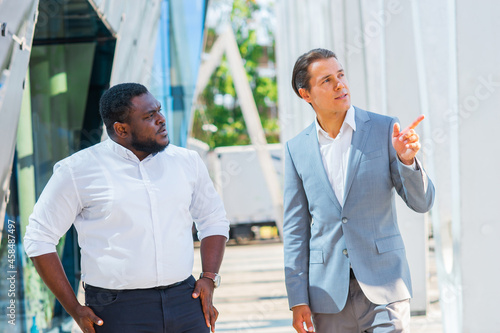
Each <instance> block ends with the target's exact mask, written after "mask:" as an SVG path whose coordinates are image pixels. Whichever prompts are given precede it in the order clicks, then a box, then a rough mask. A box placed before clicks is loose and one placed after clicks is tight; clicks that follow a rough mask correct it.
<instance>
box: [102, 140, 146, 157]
mask: <svg viewBox="0 0 500 333" xmlns="http://www.w3.org/2000/svg"><path fill="white" fill-rule="evenodd" d="M111 140H113V141H114V142H116V143H118V144H119V145H120V146H123V147H125V148H127V149H128V150H130V151H131V152H133V153H134V155H135V156H137V158H138V159H139V161H142V160H143V159H145V158H146V157H148V155H149V153H147V152H144V151H140V150H136V149H135V148H134V147H132V145H131V144H130V143H129V142H127V141H126V140H124V139H122V138H120V137H118V136H114V137H112V138H111Z"/></svg>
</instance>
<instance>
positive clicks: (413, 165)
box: [398, 157, 418, 171]
mask: <svg viewBox="0 0 500 333" xmlns="http://www.w3.org/2000/svg"><path fill="white" fill-rule="evenodd" d="M398 161H399V163H400V164H401V165H403V166H404V167H405V168H408V169H412V170H415V171H416V170H418V169H417V158H416V157H415V158H413V164H412V165H406V164H404V163H403V162H401V160H400V159H399V157H398Z"/></svg>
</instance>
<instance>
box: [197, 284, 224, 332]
mask: <svg viewBox="0 0 500 333" xmlns="http://www.w3.org/2000/svg"><path fill="white" fill-rule="evenodd" d="M213 294H214V282H213V281H212V280H210V279H207V278H201V279H199V280H198V281H196V284H195V286H194V291H193V295H192V296H193V298H198V297H199V298H200V299H201V306H202V309H203V314H204V315H205V322H206V323H207V327H211V329H212V332H215V321H216V320H217V317H219V311H217V309H216V308H215V306H214V305H213V303H212V299H213Z"/></svg>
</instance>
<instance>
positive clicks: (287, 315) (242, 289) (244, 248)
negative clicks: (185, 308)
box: [193, 241, 442, 333]
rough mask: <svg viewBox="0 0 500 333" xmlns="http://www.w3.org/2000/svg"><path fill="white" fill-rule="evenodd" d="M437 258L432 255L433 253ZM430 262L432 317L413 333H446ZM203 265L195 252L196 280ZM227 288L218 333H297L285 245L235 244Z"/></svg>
mask: <svg viewBox="0 0 500 333" xmlns="http://www.w3.org/2000/svg"><path fill="white" fill-rule="evenodd" d="M431 255H432V252H431ZM432 259H433V258H430V261H429V263H430V276H429V300H430V302H431V304H430V305H429V309H428V312H427V315H426V316H413V317H412V322H411V331H412V333H420V332H421V333H424V332H425V333H441V332H442V324H441V312H440V308H439V302H438V293H437V281H436V274H435V269H434V266H433V262H432ZM200 272H201V262H200V258H199V251H198V250H197V249H196V250H195V266H194V269H193V275H194V276H195V277H197V276H199V274H200ZM220 274H221V276H222V284H221V287H220V288H219V289H217V290H216V292H215V299H214V304H215V306H216V307H217V309H218V310H219V312H220V316H219V320H218V321H217V325H216V332H225V333H294V329H293V328H292V325H291V322H292V316H291V312H290V311H289V310H288V302H287V298H286V290H285V283H284V280H285V277H284V272H283V245H282V244H281V243H280V242H278V241H255V242H253V243H251V244H249V245H234V244H232V243H229V244H228V246H227V248H226V254H225V257H224V262H223V264H222V268H221V271H220Z"/></svg>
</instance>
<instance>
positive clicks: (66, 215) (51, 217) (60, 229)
mask: <svg viewBox="0 0 500 333" xmlns="http://www.w3.org/2000/svg"><path fill="white" fill-rule="evenodd" d="M81 210H82V204H81V202H80V198H79V196H78V192H77V190H76V187H75V183H74V179H73V177H72V173H71V169H70V167H69V166H68V165H66V164H65V163H63V162H59V163H57V164H56V165H55V166H54V174H53V175H52V177H51V178H50V180H49V182H48V183H47V185H46V186H45V188H44V189H43V191H42V194H41V195H40V198H39V199H38V201H37V203H36V204H35V207H34V208H33V213H32V214H31V216H30V217H29V224H28V226H27V227H26V234H25V236H24V249H25V251H26V254H27V255H28V257H37V256H40V255H43V254H47V253H52V252H56V245H57V244H58V243H59V239H60V238H61V237H62V236H63V235H64V234H65V233H66V232H67V231H68V229H69V228H70V227H71V225H72V224H73V222H74V221H75V218H76V216H77V215H78V214H80V212H81Z"/></svg>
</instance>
